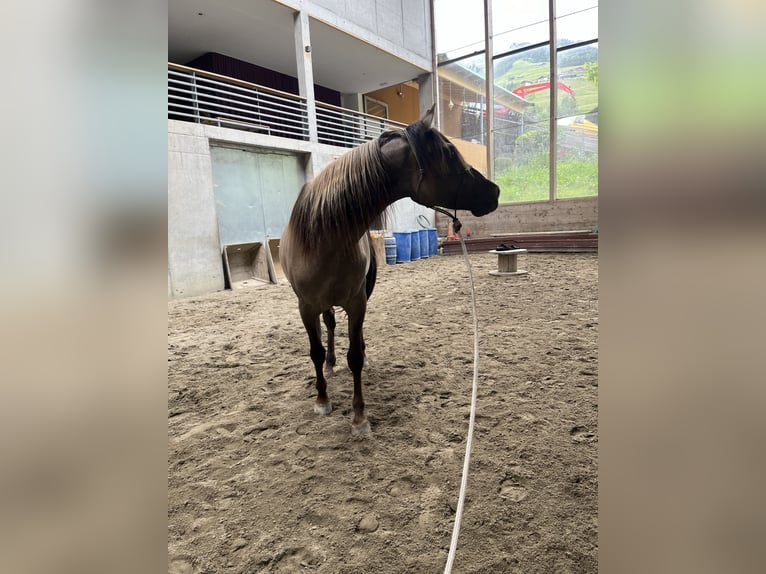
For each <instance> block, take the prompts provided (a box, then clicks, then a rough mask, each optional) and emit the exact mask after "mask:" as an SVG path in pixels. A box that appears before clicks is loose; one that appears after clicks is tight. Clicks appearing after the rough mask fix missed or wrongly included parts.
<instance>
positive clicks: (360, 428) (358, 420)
mask: <svg viewBox="0 0 766 574" xmlns="http://www.w3.org/2000/svg"><path fill="white" fill-rule="evenodd" d="M366 311H367V298H366V297H365V296H364V294H362V295H361V296H360V297H358V298H357V300H355V301H354V306H353V308H349V309H346V312H347V313H348V336H349V348H348V367H349V369H351V372H352V373H353V375H354V397H353V400H352V402H353V405H354V420H353V422H352V423H351V434H352V435H355V436H356V435H366V434H369V433H370V423H369V421H368V420H367V417H365V416H364V398H363V397H362V367H364V338H363V337H362V324H363V323H364V315H365V312H366Z"/></svg>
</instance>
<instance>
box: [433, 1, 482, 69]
mask: <svg viewBox="0 0 766 574" xmlns="http://www.w3.org/2000/svg"><path fill="white" fill-rule="evenodd" d="M434 19H435V20H436V52H437V54H438V55H439V61H440V62H442V61H444V60H454V59H456V58H460V57H462V56H466V55H468V54H473V53H475V52H479V51H482V50H484V0H434Z"/></svg>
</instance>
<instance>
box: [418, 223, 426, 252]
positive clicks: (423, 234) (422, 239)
mask: <svg viewBox="0 0 766 574" xmlns="http://www.w3.org/2000/svg"><path fill="white" fill-rule="evenodd" d="M418 235H420V258H421V259H427V258H428V230H427V229H419V230H418Z"/></svg>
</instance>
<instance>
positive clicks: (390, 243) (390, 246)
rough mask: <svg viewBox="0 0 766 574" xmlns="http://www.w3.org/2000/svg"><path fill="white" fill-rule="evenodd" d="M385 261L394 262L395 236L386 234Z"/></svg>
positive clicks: (391, 263) (390, 263)
mask: <svg viewBox="0 0 766 574" xmlns="http://www.w3.org/2000/svg"><path fill="white" fill-rule="evenodd" d="M386 263H388V264H389V265H393V264H395V263H396V237H392V236H388V235H386Z"/></svg>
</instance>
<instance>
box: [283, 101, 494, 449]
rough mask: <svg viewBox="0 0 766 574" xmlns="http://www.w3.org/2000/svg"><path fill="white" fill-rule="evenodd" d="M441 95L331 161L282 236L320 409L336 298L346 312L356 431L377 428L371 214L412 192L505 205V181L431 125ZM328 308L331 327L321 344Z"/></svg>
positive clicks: (436, 199) (305, 191)
mask: <svg viewBox="0 0 766 574" xmlns="http://www.w3.org/2000/svg"><path fill="white" fill-rule="evenodd" d="M434 108H435V105H434V106H432V107H431V108H430V109H429V110H428V111H427V112H426V113H425V114H424V115H423V117H422V118H420V120H418V121H417V122H415V123H413V124H410V125H408V126H407V127H406V128H404V129H401V130H389V131H385V132H383V133H382V134H381V135H380V136H379V138H378V139H376V140H370V141H368V142H365V143H364V144H361V145H360V146H358V147H356V148H354V149H352V150H350V151H349V152H347V153H346V154H344V155H342V156H341V157H339V158H337V159H336V160H334V161H333V162H332V163H330V164H329V165H327V166H326V167H325V168H324V169H323V170H322V171H321V172H320V173H319V175H317V176H316V177H315V178H314V179H312V180H311V181H309V182H308V183H306V184H305V185H304V186H303V188H302V189H301V191H300V193H299V195H298V198H297V199H296V201H295V204H294V206H293V210H292V213H291V215H290V219H289V221H288V223H287V226H286V227H285V231H284V233H283V235H282V239H281V243H280V259H281V262H282V268H283V270H284V272H285V275H286V277H287V279H288V281H289V283H290V285H291V286H292V289H293V291H294V292H295V294H296V295H297V297H298V310H299V312H300V316H301V320H302V321H303V325H304V327H305V328H306V332H307V333H308V338H309V344H310V356H311V360H312V362H313V364H314V369H315V371H316V391H317V397H316V402H315V404H314V411H315V412H316V413H319V414H321V415H329V414H330V412H332V404H331V403H330V399H329V397H328V395H327V378H330V377H332V376H333V369H334V367H335V362H336V357H335V315H334V307H341V308H343V309H344V310H345V311H346V314H347V316H348V333H349V339H350V341H349V349H348V354H347V362H348V367H349V369H350V370H351V372H352V374H353V377H354V394H353V398H352V404H353V407H354V418H353V421H352V424H351V433H352V435H354V436H360V435H367V434H369V433H370V423H369V421H368V420H367V418H366V417H365V414H364V407H365V405H364V399H363V396H362V368H363V367H364V365H365V362H366V359H365V342H364V335H363V332H362V326H363V323H364V317H365V313H366V311H367V301H368V300H369V299H370V296H371V295H372V291H373V288H374V286H375V279H376V276H377V265H378V262H377V261H376V260H375V256H374V251H373V249H372V240H371V238H370V235H369V228H370V226H371V224H372V223H373V222H374V221H375V220H376V219H377V218H378V217H380V216H381V215H382V214H383V213H384V211H385V210H386V208H387V207H388V206H389V205H391V204H392V203H393V202H395V201H397V200H399V199H402V198H405V197H410V198H412V199H413V200H414V201H415V202H417V203H419V204H421V205H424V206H426V207H434V206H440V207H442V208H449V209H454V210H458V209H461V210H470V212H471V213H472V214H473V215H475V216H479V217H480V216H483V215H486V214H488V213H490V212H492V211H494V210H495V209H496V208H497V205H498V198H499V196H500V189H499V188H498V187H497V185H495V183H493V182H492V181H490V180H488V179H487V178H485V177H484V176H483V175H482V174H481V173H480V172H479V171H477V170H476V169H474V168H473V167H471V166H470V165H469V164H468V163H467V162H466V161H465V159H463V156H462V155H461V154H460V152H459V151H458V149H457V148H456V147H455V145H454V144H453V143H452V142H450V141H449V140H448V139H447V138H446V137H445V136H444V135H443V134H442V133H441V132H439V131H438V130H437V129H435V128H434V127H433V125H432V124H433V115H434ZM320 315H321V316H322V319H323V320H324V323H325V326H326V328H327V350H325V348H324V347H323V345H322V333H321V325H320V321H319V317H320Z"/></svg>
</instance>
